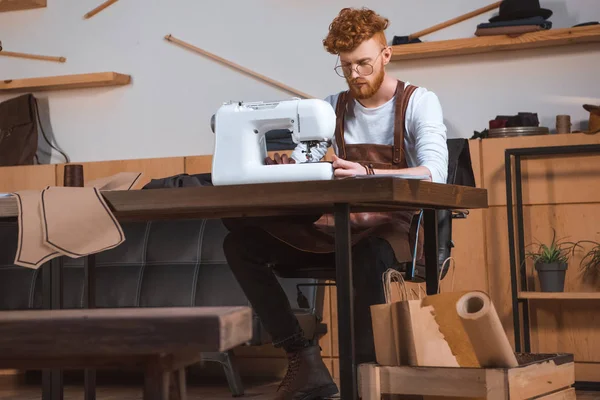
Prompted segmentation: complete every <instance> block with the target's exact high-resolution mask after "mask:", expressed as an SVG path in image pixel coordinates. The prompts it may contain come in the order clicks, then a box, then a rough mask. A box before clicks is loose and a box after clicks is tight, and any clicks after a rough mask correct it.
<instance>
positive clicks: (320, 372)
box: [275, 346, 338, 400]
mask: <svg viewBox="0 0 600 400" xmlns="http://www.w3.org/2000/svg"><path fill="white" fill-rule="evenodd" d="M336 393H338V388H337V386H336V384H335V382H334V381H333V379H332V378H331V374H330V373H329V370H328V369H327V367H326V366H325V363H324V362H323V359H322V358H321V350H320V348H319V346H309V347H306V348H304V349H302V350H299V351H297V352H294V353H288V370H287V373H286V375H285V377H284V378H283V381H282V382H281V384H280V385H279V388H278V389H277V394H276V395H275V400H312V399H321V398H324V397H329V396H333V395H334V394H336Z"/></svg>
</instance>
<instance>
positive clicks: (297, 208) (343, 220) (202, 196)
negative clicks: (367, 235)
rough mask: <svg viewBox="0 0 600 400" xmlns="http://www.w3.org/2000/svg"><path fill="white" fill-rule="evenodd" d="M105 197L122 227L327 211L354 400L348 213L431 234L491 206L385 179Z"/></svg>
mask: <svg viewBox="0 0 600 400" xmlns="http://www.w3.org/2000/svg"><path fill="white" fill-rule="evenodd" d="M102 194H103V196H104V198H105V199H106V201H107V203H108V204H109V206H110V208H111V209H112V211H113V212H114V214H115V216H116V217H117V218H118V219H119V220H120V221H126V220H153V219H185V218H223V217H243V216H277V215H293V214H308V213H322V212H332V213H333V214H334V220H335V230H336V286H337V296H338V301H337V304H338V305H337V307H338V325H339V329H338V332H339V333H338V334H339V355H340V381H341V388H340V389H341V390H340V394H341V397H342V398H343V399H345V400H350V399H356V398H357V396H358V390H357V380H356V362H355V350H354V330H353V327H354V304H353V301H352V298H353V297H352V287H353V281H352V249H351V246H350V215H349V213H350V212H351V211H352V212H357V211H389V210H398V209H402V208H412V209H424V210H425V211H424V224H425V229H426V230H430V229H431V230H434V231H435V230H436V229H437V224H436V213H435V212H434V211H435V210H438V209H475V208H487V205H488V204H487V191H486V190H485V189H478V188H472V187H466V186H456V185H446V184H437V183H431V182H425V181H419V180H406V179H400V178H394V177H390V176H377V177H367V178H350V179H340V180H333V181H315V182H290V183H287V182H286V183H268V184H254V185H236V186H220V187H212V186H206V187H191V188H175V189H171V188H169V189H153V190H139V191H113V192H103V193H102ZM16 215H17V205H16V201H15V199H13V198H0V218H2V217H15V216H16ZM437 252H438V246H437V242H431V241H427V242H426V243H425V253H426V260H427V265H426V271H427V278H426V280H427V291H428V293H435V292H436V291H437V278H438V275H437V274H438V268H437V267H438V265H437V264H438V260H437V257H438V256H437ZM92 275H93V274H92ZM91 289H93V288H91Z"/></svg>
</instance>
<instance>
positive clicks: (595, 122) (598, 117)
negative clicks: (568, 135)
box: [583, 104, 600, 135]
mask: <svg viewBox="0 0 600 400" xmlns="http://www.w3.org/2000/svg"><path fill="white" fill-rule="evenodd" d="M583 108H584V109H585V110H586V111H589V112H590V119H589V122H588V130H587V131H584V132H583V133H587V134H589V135H593V134H595V133H598V132H600V106H594V105H591V104H584V105H583Z"/></svg>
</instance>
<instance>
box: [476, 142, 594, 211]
mask: <svg viewBox="0 0 600 400" xmlns="http://www.w3.org/2000/svg"><path fill="white" fill-rule="evenodd" d="M582 144H600V135H586V134H583V133H567V134H554V135H540V136H529V137H525V136H522V137H511V138H495V139H483V140H481V145H482V148H481V152H482V153H481V156H482V159H483V160H485V163H484V166H483V186H482V187H483V188H485V189H487V190H488V191H489V205H490V206H505V205H506V175H505V173H504V157H505V150H506V149H511V148H527V147H548V146H568V145H582ZM521 169H522V176H523V204H526V205H528V204H561V203H589V202H600V185H598V179H599V176H600V154H598V155H571V156H551V157H543V158H533V157H532V158H528V159H523V161H522V167H521ZM513 182H514V175H513Z"/></svg>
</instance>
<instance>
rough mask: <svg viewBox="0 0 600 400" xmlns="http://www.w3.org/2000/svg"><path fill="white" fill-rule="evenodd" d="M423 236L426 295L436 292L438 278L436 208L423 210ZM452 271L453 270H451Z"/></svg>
mask: <svg viewBox="0 0 600 400" xmlns="http://www.w3.org/2000/svg"><path fill="white" fill-rule="evenodd" d="M423 218H424V220H425V221H424V226H423V230H424V231H425V237H424V238H423V240H424V241H423V251H424V252H425V287H426V291H427V294H428V295H433V294H437V292H438V279H439V273H440V271H439V266H438V264H439V261H438V257H439V256H438V252H439V245H438V240H437V239H438V232H437V230H438V222H437V210H431V209H426V210H424V211H423ZM453 273H454V272H453Z"/></svg>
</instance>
